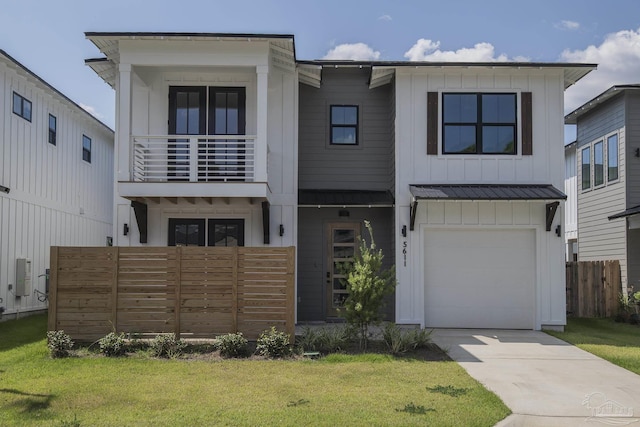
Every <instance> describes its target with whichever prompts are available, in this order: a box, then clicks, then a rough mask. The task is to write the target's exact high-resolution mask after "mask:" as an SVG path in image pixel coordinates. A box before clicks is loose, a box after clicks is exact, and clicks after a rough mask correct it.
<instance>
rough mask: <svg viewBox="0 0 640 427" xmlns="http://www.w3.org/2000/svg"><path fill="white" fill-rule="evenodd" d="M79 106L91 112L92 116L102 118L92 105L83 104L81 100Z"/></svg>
mask: <svg viewBox="0 0 640 427" xmlns="http://www.w3.org/2000/svg"><path fill="white" fill-rule="evenodd" d="M80 106H81V107H82V109H83V110H85V111H86V112H87V113H89V114H91V115H92V116H93V117H95V118H97V119H100V120H102V119H104V115H102V114H100V113H98V111H97V110H96V109H95V108H94V107H92V106H91V105H86V104H83V103H82V102H81V103H80Z"/></svg>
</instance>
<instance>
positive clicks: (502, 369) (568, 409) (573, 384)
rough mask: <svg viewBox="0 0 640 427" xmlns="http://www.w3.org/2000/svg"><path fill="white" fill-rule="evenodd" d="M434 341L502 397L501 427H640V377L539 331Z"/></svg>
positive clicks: (439, 333)
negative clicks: (504, 409) (506, 409)
mask: <svg viewBox="0 0 640 427" xmlns="http://www.w3.org/2000/svg"><path fill="white" fill-rule="evenodd" d="M432 338H433V341H434V342H435V343H436V344H437V345H438V346H440V347H441V348H443V349H445V350H448V352H449V356H450V357H451V358H452V359H453V360H455V361H457V362H458V363H459V364H460V365H461V366H462V367H463V368H464V369H465V370H466V371H467V372H468V373H469V375H471V376H472V377H473V378H475V379H477V380H478V381H480V382H481V383H482V384H483V385H484V386H485V387H486V388H488V389H489V390H491V391H493V392H494V393H495V394H496V395H498V396H499V397H500V398H501V399H502V401H503V402H504V403H505V404H506V405H507V406H508V407H509V408H510V409H511V411H512V412H513V414H512V415H510V416H509V417H507V418H506V419H504V420H503V421H501V422H500V423H498V424H497V425H498V426H544V427H554V426H563V427H564V426H591V427H593V426H596V427H597V426H599V425H601V426H606V425H635V426H639V427H640V376H638V375H636V374H633V373H631V372H629V371H627V370H625V369H622V368H620V367H618V366H616V365H614V364H612V363H609V362H607V361H605V360H603V359H601V358H599V357H596V356H594V355H592V354H590V353H587V352H585V351H582V350H580V349H579V348H577V347H574V346H572V345H570V344H567V343H565V342H564V341H561V340H559V339H556V338H554V337H552V336H550V335H547V334H545V333H544V332H539V331H510V330H480V329H476V330H473V329H464V330H463V329H436V330H435V331H434V333H433V335H432Z"/></svg>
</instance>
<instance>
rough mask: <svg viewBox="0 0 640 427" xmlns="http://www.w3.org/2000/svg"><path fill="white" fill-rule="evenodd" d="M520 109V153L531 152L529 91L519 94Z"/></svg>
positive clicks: (531, 129)
mask: <svg viewBox="0 0 640 427" xmlns="http://www.w3.org/2000/svg"><path fill="white" fill-rule="evenodd" d="M520 101H521V104H522V105H521V111H522V155H523V156H531V155H532V154H533V124H532V117H531V92H522V93H521V94H520Z"/></svg>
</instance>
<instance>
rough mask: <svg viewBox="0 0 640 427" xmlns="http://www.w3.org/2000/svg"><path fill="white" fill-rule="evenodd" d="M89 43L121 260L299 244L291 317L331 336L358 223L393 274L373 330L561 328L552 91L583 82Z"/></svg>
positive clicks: (278, 43) (583, 69) (232, 38)
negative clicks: (110, 98)
mask: <svg viewBox="0 0 640 427" xmlns="http://www.w3.org/2000/svg"><path fill="white" fill-rule="evenodd" d="M87 37H88V38H89V39H90V40H91V41H93V43H94V44H95V45H96V46H97V47H98V48H99V49H100V50H101V51H102V52H103V53H104V54H105V56H106V57H105V58H103V59H98V60H89V61H88V64H89V65H90V66H91V67H93V68H94V70H96V72H97V73H98V74H100V75H101V76H102V77H103V78H104V79H105V81H107V82H108V83H109V84H111V85H112V86H113V87H114V88H115V89H116V98H117V103H116V108H117V117H118V122H117V126H116V127H117V130H116V175H117V177H116V182H115V185H116V192H115V193H116V195H115V204H116V211H115V217H116V221H115V222H116V225H115V228H114V230H115V231H114V234H116V235H117V237H115V239H116V243H117V244H118V245H139V244H147V245H178V244H180V245H189V244H197V245H218V244H221V245H236V244H245V245H276V246H290V245H294V246H296V248H297V251H296V252H297V285H296V286H297V291H296V297H297V298H296V299H297V313H296V315H297V317H296V318H297V320H298V321H326V320H333V319H336V318H339V317H340V311H339V309H340V307H341V305H342V302H343V301H344V298H345V297H346V292H347V291H346V289H345V288H344V284H343V281H342V280H341V279H342V277H341V273H342V271H341V269H340V268H339V267H338V266H339V265H340V264H341V263H344V262H348V261H349V260H350V259H351V257H352V255H353V253H354V251H355V250H356V237H357V236H358V235H360V234H365V233H364V227H363V224H362V222H363V220H365V219H367V220H370V221H371V222H372V223H373V225H374V234H375V235H374V237H375V240H376V243H377V245H378V247H379V248H382V249H383V251H384V252H385V254H386V258H385V260H386V263H387V265H392V264H395V265H396V268H397V273H396V274H397V279H398V286H397V289H396V293H395V295H394V296H393V298H391V299H390V303H391V304H390V306H389V308H388V312H387V317H388V318H390V319H395V320H396V322H398V323H406V324H419V325H423V326H425V325H426V326H430V327H482V328H489V327H491V328H523V329H540V328H542V327H557V328H561V327H562V325H564V324H565V297H564V292H565V290H564V288H565V282H564V264H563V260H564V257H563V253H564V239H563V238H562V237H563V231H562V228H563V215H562V214H561V212H562V203H563V201H564V199H565V195H564V193H563V192H562V191H561V190H560V189H561V188H562V186H563V180H564V174H563V170H564V169H563V167H562V162H563V160H562V140H563V138H562V132H563V123H562V119H563V115H562V111H563V92H564V89H566V88H567V87H568V86H570V85H572V84H573V83H575V82H576V81H578V80H579V79H580V78H582V77H583V76H584V75H586V74H587V73H588V72H589V71H590V70H592V69H593V68H594V66H593V65H588V64H541V63H429V62H406V61H403V62H385V61H374V62H369V61H367V62H357V61H298V60H296V57H295V51H294V43H293V36H288V35H260V34H202V33H194V34H185V33H87ZM559 208H560V211H559V212H560V214H558V215H556V211H557V210H558V209H559ZM241 229H242V230H244V231H243V234H241V233H240V231H239V230H241ZM365 237H366V235H365Z"/></svg>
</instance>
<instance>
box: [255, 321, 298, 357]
mask: <svg viewBox="0 0 640 427" xmlns="http://www.w3.org/2000/svg"><path fill="white" fill-rule="evenodd" d="M256 352H257V353H258V354H260V355H261V356H266V357H270V358H279V357H287V356H291V354H292V353H293V348H292V347H291V343H290V340H289V334H287V333H285V332H280V331H278V330H276V328H275V327H274V326H272V327H271V329H270V330H268V331H264V332H262V333H261V334H260V337H259V338H258V341H257V342H256Z"/></svg>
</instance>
